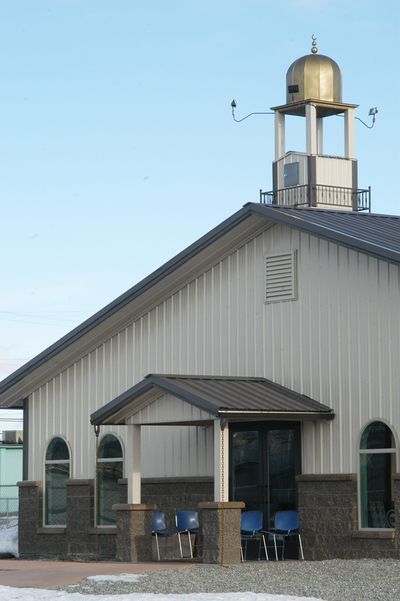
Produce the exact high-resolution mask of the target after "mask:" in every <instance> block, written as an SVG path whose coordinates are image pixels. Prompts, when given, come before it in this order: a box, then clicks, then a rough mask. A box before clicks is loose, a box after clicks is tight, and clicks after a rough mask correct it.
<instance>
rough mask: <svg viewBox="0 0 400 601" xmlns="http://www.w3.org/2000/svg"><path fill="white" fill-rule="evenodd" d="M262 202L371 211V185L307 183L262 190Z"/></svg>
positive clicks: (290, 205)
mask: <svg viewBox="0 0 400 601" xmlns="http://www.w3.org/2000/svg"><path fill="white" fill-rule="evenodd" d="M260 203H262V204H268V205H282V206H286V207H317V206H318V207H321V206H322V207H323V206H329V207H336V208H343V209H350V210H352V211H371V187H369V188H366V189H353V188H343V187H340V186H325V185H323V184H306V185H304V186H293V187H292V188H282V189H281V190H273V191H271V192H263V191H262V190H260Z"/></svg>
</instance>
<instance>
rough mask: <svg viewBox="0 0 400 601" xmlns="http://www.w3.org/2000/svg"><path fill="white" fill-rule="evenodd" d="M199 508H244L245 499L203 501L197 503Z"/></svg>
mask: <svg viewBox="0 0 400 601" xmlns="http://www.w3.org/2000/svg"><path fill="white" fill-rule="evenodd" d="M197 507H198V508H199V509H244V508H245V507H246V504H245V503H243V501H224V502H222V501H202V502H201V503H199V504H198V505H197Z"/></svg>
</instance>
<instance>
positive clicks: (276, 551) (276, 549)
mask: <svg viewBox="0 0 400 601" xmlns="http://www.w3.org/2000/svg"><path fill="white" fill-rule="evenodd" d="M273 537H274V547H275V559H276V561H278V547H277V546H276V534H274V535H273Z"/></svg>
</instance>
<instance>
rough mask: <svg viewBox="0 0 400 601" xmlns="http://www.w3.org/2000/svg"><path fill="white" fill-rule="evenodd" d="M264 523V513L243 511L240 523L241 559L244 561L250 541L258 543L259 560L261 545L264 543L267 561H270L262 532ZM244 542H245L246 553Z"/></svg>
mask: <svg viewBox="0 0 400 601" xmlns="http://www.w3.org/2000/svg"><path fill="white" fill-rule="evenodd" d="M263 521H264V515H263V512H262V511H243V513H242V517H241V521H240V538H241V544H240V557H241V560H242V561H245V560H246V557H247V543H248V542H249V540H250V541H251V540H257V541H258V559H260V554H261V543H263V546H264V553H265V559H269V557H268V551H267V545H266V542H265V536H264V533H263V531H262V528H263ZM242 541H245V548H244V553H243V545H242Z"/></svg>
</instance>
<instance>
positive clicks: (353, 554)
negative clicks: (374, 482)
mask: <svg viewBox="0 0 400 601" xmlns="http://www.w3.org/2000/svg"><path fill="white" fill-rule="evenodd" d="M297 485H298V509H299V517H300V530H301V536H302V541H303V547H304V555H305V558H306V559H315V560H321V559H333V558H343V559H355V558H362V557H373V558H380V557H382V558H383V557H392V558H400V554H399V551H400V548H399V547H398V543H397V541H398V540H399V534H400V515H399V514H400V480H399V479H397V476H396V477H395V478H394V481H393V485H394V490H393V492H394V500H395V508H396V509H395V510H396V524H397V529H396V531H393V530H383V531H375V532H374V531H360V530H359V529H358V501H357V476H356V474H318V475H316V474H307V475H301V476H298V477H297Z"/></svg>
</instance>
